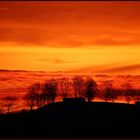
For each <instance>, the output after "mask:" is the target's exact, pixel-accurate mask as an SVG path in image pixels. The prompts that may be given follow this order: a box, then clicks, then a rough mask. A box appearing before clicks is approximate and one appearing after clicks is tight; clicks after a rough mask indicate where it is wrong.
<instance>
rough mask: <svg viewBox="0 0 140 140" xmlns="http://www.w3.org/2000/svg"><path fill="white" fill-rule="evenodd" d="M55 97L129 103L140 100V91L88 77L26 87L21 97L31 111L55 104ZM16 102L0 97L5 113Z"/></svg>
mask: <svg viewBox="0 0 140 140" xmlns="http://www.w3.org/2000/svg"><path fill="white" fill-rule="evenodd" d="M57 97H59V98H60V99H63V98H67V97H73V98H79V97H83V98H85V99H86V100H87V101H88V102H91V101H92V100H93V99H94V98H96V97H97V98H99V99H102V100H104V101H105V102H108V101H112V102H113V103H114V102H115V101H116V100H117V99H118V97H123V98H125V100H126V102H127V103H130V102H131V100H134V101H135V102H137V101H139V100H140V90H138V89H134V88H133V86H132V85H131V84H130V83H129V82H125V83H123V84H122V86H121V88H120V89H118V88H115V85H114V83H113V82H112V81H103V82H102V84H100V85H99V84H97V82H96V81H95V80H94V79H93V78H92V77H90V76H87V77H86V78H83V77H82V76H75V77H73V78H66V77H64V78H59V79H50V80H46V81H45V82H44V83H43V84H41V83H39V82H37V83H34V84H32V85H30V86H29V87H28V92H27V93H26V94H25V96H24V97H23V100H24V101H25V103H26V105H27V106H28V107H29V108H30V110H33V109H35V108H37V109H38V108H40V107H42V106H44V105H46V104H50V103H53V102H55V101H56V99H57ZM17 100H18V98H17V97H16V96H5V97H2V98H1V100H0V101H1V107H5V108H6V109H7V112H10V111H11V110H12V109H13V107H14V106H15V105H17V104H18V102H17Z"/></svg>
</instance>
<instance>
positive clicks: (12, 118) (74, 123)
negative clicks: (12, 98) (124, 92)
mask: <svg viewBox="0 0 140 140" xmlns="http://www.w3.org/2000/svg"><path fill="white" fill-rule="evenodd" d="M139 119H140V105H139V104H137V105H134V104H122V103H104V102H84V101H83V100H74V101H72V99H71V100H68V101H67V100H64V102H55V103H51V104H49V105H46V106H43V107H41V108H39V109H37V110H33V111H30V112H19V113H14V114H2V115H0V137H1V138H140V133H139V132H140V127H139V126H140V121H139Z"/></svg>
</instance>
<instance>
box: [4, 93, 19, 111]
mask: <svg viewBox="0 0 140 140" xmlns="http://www.w3.org/2000/svg"><path fill="white" fill-rule="evenodd" d="M1 101H2V106H4V107H6V108H7V112H8V113H9V112H10V110H12V108H13V107H14V106H15V105H16V104H17V103H16V101H17V97H16V96H5V97H3V98H1Z"/></svg>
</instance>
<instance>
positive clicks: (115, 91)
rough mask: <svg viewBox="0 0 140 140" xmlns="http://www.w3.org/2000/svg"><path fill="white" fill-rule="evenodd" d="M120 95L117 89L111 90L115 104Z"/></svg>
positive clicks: (111, 96)
mask: <svg viewBox="0 0 140 140" xmlns="http://www.w3.org/2000/svg"><path fill="white" fill-rule="evenodd" d="M118 96H119V94H118V90H117V89H115V88H114V87H112V88H111V89H110V99H111V100H112V102H113V103H114V102H115V100H116V99H117V98H118Z"/></svg>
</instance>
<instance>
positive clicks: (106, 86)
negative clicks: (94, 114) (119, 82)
mask: <svg viewBox="0 0 140 140" xmlns="http://www.w3.org/2000/svg"><path fill="white" fill-rule="evenodd" d="M101 88H102V98H103V100H105V101H106V102H107V101H108V100H110V99H111V95H113V94H112V81H103V83H102V85H101Z"/></svg>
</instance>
